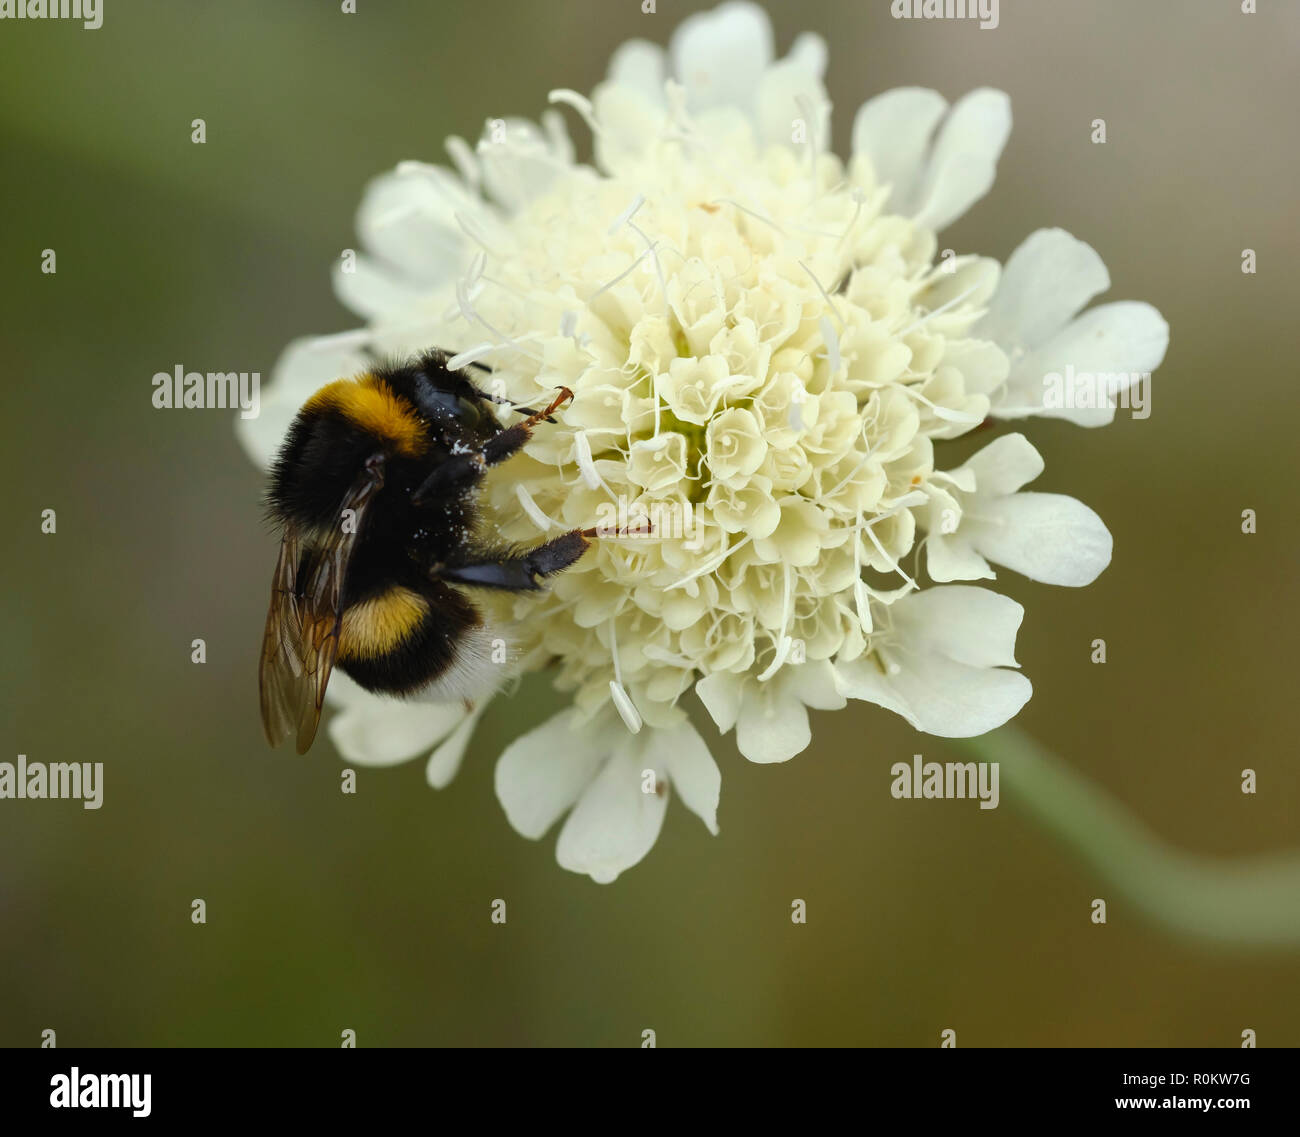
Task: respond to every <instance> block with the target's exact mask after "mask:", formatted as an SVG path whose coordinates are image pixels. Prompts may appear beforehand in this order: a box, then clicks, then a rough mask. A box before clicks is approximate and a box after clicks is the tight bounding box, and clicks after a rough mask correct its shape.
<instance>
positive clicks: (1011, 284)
mask: <svg viewBox="0 0 1300 1137" xmlns="http://www.w3.org/2000/svg"><path fill="white" fill-rule="evenodd" d="M1109 287H1110V274H1109V273H1107V271H1106V266H1105V265H1104V264H1103V263H1102V260H1101V257H1099V256H1098V255H1097V252H1096V250H1095V249H1093V248H1092V246H1091V245H1087V244H1085V243H1084V242H1083V241H1080V240H1078V239H1077V238H1075V237H1071V236H1070V234H1069V233H1067V232H1066V231H1065V230H1064V229H1039V230H1038V231H1037V232H1035V233H1031V234H1030V235H1029V236H1028V237H1026V238H1025V240H1024V241H1023V242H1022V243H1021V244H1020V246H1019V247H1018V248H1017V249H1016V251H1015V252H1014V253H1012V254H1011V256H1010V258H1009V259H1008V260H1007V263H1006V265H1005V266H1004V268H1003V269H1002V278H1001V280H1000V281H999V282H998V289H997V292H996V293H994V296H993V303H992V304H991V305H990V306H989V311H988V315H986V316H985V317H984V319H983V320H982V321H981V322H980V323H979V325H978V326H977V327H976V328H975V333H974V334H976V335H978V336H979V337H980V338H982V339H990V340H993V341H994V342H996V343H998V344H1000V345H1001V346H1002V347H1003V348H1012V349H1014V348H1017V347H1023V348H1031V349H1032V348H1036V347H1038V346H1039V344H1041V343H1043V342H1044V341H1045V340H1047V339H1048V338H1049V337H1050V336H1054V335H1055V334H1056V333H1057V332H1059V331H1060V330H1061V329H1062V328H1063V327H1064V326H1065V324H1066V322H1067V321H1068V320H1069V319H1070V318H1071V317H1072V316H1074V314H1075V313H1076V312H1078V311H1080V310H1081V309H1082V308H1083V306H1084V305H1085V304H1087V303H1088V301H1089V300H1091V299H1092V298H1093V297H1094V296H1096V295H1097V294H1098V293H1100V292H1105V291H1106V289H1107V288H1109Z"/></svg>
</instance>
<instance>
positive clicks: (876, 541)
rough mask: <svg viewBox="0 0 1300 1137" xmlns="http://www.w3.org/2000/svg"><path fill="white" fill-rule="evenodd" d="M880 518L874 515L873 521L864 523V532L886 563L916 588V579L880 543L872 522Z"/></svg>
mask: <svg viewBox="0 0 1300 1137" xmlns="http://www.w3.org/2000/svg"><path fill="white" fill-rule="evenodd" d="M882 516H883V515H882ZM880 520H881V518H880V517H873V518H872V519H871V522H868V523H867V524H866V525H863V526H862V527H861V528H862V532H864V533H865V534H866V535H867V538H868V540H870V541H871V543H872V544H873V545H875V546H876V552H878V553H879V554H880V555H881V556H882V557H884V559H885V564H887V565H888V566H889V567H890V568H891V569H893V571H894V572H896V573H898V575H899V576H901V577H902V578H903V579H904V580H905V581H907V583H908V584H910V585H911V586H912V587H913V588H916V587H917V583H916V581H914V580H913V579H912V578H911V577H910V576H908V575H907V573H905V572H904V571H903V568H902V566H901V565H900V564H899V563H898V562H897V561H896V560H894V558H893V557H891V556H890V555H889V554H888V553H887V552H886V551H885V546H884V545H882V544H881V543H880V538H879V537H877V536H876V533H875V530H873V529H872V528H871V525H872V523H874V522H876V521H880Z"/></svg>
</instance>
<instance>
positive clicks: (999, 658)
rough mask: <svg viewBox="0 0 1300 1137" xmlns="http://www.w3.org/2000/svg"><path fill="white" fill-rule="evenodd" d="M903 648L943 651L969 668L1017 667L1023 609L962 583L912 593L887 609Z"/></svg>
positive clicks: (1000, 596)
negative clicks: (1018, 632)
mask: <svg viewBox="0 0 1300 1137" xmlns="http://www.w3.org/2000/svg"><path fill="white" fill-rule="evenodd" d="M889 614H890V618H891V619H892V621H893V624H894V629H895V631H897V632H898V633H899V638H900V642H901V643H902V644H903V645H904V646H905V648H906V649H907V650H909V651H910V650H926V651H936V652H942V653H943V654H944V655H946V656H948V657H949V658H951V659H954V660H956V661H957V662H958V663H967V664H970V665H972V666H974V667H1016V666H1018V665H1017V663H1016V632H1017V631H1019V629H1020V621H1021V620H1022V619H1024V615H1025V610H1024V609H1023V608H1022V607H1021V606H1020V605H1019V604H1017V603H1016V602H1015V601H1014V600H1012V599H1011V598H1010V597H1007V596H1002V595H1000V594H999V593H996V592H990V591H989V590H988V589H987V588H975V587H973V586H971V585H967V584H949V585H943V586H942V587H938V588H925V589H922V590H921V591H920V592H913V593H912V594H911V595H910V596H904V597H903V598H902V599H901V600H899V601H897V602H896V603H894V604H892V605H891V606H890V609H889Z"/></svg>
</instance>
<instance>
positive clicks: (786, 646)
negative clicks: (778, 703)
mask: <svg viewBox="0 0 1300 1137" xmlns="http://www.w3.org/2000/svg"><path fill="white" fill-rule="evenodd" d="M784 568H785V597H784V599H783V600H782V601H781V635H780V638H779V639H778V640H777V641H776V655H775V656H774V657H773V659H772V662H771V663H770V664H768V666H767V669H766V670H765V671H764V672H763V673H762V674H761V675H759V676H758V681H759V682H760V683H766V682H767V681H768V680H769V679H771V678H772V676H773V675H775V674H776V673H777V672H778V671H779V670H780V669H781V665H782V664H783V663H785V657H786V656H787V655H789V654H790V648H791V647H793V646H794V640H792V639H791V638H790V635H789V632H790V621H791V619H793V617H794V570H793V569H791V568H790V565H789V563H788V562H787V563H786V565H785V566H784Z"/></svg>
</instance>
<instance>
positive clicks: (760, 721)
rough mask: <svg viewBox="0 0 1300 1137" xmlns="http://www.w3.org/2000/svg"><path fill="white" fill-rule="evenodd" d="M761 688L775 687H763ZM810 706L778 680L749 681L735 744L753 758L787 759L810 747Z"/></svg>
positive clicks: (756, 760)
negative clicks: (764, 682) (762, 682)
mask: <svg viewBox="0 0 1300 1137" xmlns="http://www.w3.org/2000/svg"><path fill="white" fill-rule="evenodd" d="M760 688H772V690H761V689H760ZM810 742H812V730H811V728H810V727H809V726H808V708H807V707H805V706H804V705H803V703H802V702H801V701H800V700H799V699H797V698H796V697H795V696H794V695H792V694H790V693H789V692H788V691H785V690H783V689H782V686H781V685H780V684H779V683H778V682H777V680H772V681H770V682H769V683H766V684H758V683H749V684H746V688H745V699H744V702H743V703H742V704H741V708H740V718H739V719H738V720H737V722H736V746H737V748H738V749H739V750H740V752H741V753H742V754H743V755H744V756H745V757H746V758H748V759H749V760H750V761H751V762H762V763H767V762H787V761H789V760H790V759H791V758H793V757H794V756H795V755H796V754H798V753H800V752H801V751H803V750H806V749H807V748H808V744H809V743H810Z"/></svg>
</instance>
